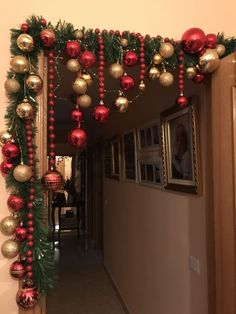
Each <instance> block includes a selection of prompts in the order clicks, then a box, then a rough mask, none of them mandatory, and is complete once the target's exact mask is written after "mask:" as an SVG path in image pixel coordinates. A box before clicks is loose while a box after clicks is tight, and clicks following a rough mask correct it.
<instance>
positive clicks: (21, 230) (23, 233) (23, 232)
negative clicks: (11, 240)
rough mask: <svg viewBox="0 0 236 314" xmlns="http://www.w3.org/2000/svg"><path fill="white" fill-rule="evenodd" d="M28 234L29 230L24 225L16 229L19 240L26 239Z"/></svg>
mask: <svg viewBox="0 0 236 314" xmlns="http://www.w3.org/2000/svg"><path fill="white" fill-rule="evenodd" d="M27 236H28V232H27V230H26V229H25V228H23V227H18V228H16V230H15V238H16V240H18V241H24V240H25V239H26V238H27Z"/></svg>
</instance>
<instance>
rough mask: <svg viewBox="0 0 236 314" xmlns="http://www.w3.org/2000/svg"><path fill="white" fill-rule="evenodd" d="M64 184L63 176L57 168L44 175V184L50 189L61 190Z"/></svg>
mask: <svg viewBox="0 0 236 314" xmlns="http://www.w3.org/2000/svg"><path fill="white" fill-rule="evenodd" d="M62 184H63V176H62V174H61V173H60V172H59V171H57V170H48V171H47V172H45V174H44V175H43V176H42V185H43V187H44V188H45V189H46V190H48V191H56V190H59V189H60V188H61V186H62Z"/></svg>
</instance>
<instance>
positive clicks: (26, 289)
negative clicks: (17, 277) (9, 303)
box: [16, 285, 40, 310]
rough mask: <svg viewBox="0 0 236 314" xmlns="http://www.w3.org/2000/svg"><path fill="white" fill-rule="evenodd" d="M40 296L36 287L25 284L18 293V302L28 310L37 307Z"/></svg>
mask: <svg viewBox="0 0 236 314" xmlns="http://www.w3.org/2000/svg"><path fill="white" fill-rule="evenodd" d="M39 297H40V294H39V292H38V290H37V289H36V288H35V287H31V286H28V285H23V287H22V288H20V289H19V290H18V292H17V294H16V302H17V304H18V305H19V306H20V307H21V308H23V309H24V310H28V309H32V308H34V307H35V305H36V304H37V302H38V300H39Z"/></svg>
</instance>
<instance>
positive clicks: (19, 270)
mask: <svg viewBox="0 0 236 314" xmlns="http://www.w3.org/2000/svg"><path fill="white" fill-rule="evenodd" d="M9 271H10V275H11V276H12V277H13V278H16V279H21V278H23V277H24V276H25V266H24V264H23V263H22V262H19V261H15V262H13V263H12V264H11V266H10V270H9Z"/></svg>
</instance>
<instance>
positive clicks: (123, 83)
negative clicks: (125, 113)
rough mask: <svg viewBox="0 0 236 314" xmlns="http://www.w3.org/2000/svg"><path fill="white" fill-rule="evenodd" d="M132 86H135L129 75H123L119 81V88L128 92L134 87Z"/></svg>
mask: <svg viewBox="0 0 236 314" xmlns="http://www.w3.org/2000/svg"><path fill="white" fill-rule="evenodd" d="M134 85H135V81H134V78H133V77H132V76H130V75H124V76H122V78H121V79H120V87H121V88H122V90H124V91H128V90H130V89H132V88H133V87H134Z"/></svg>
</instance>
